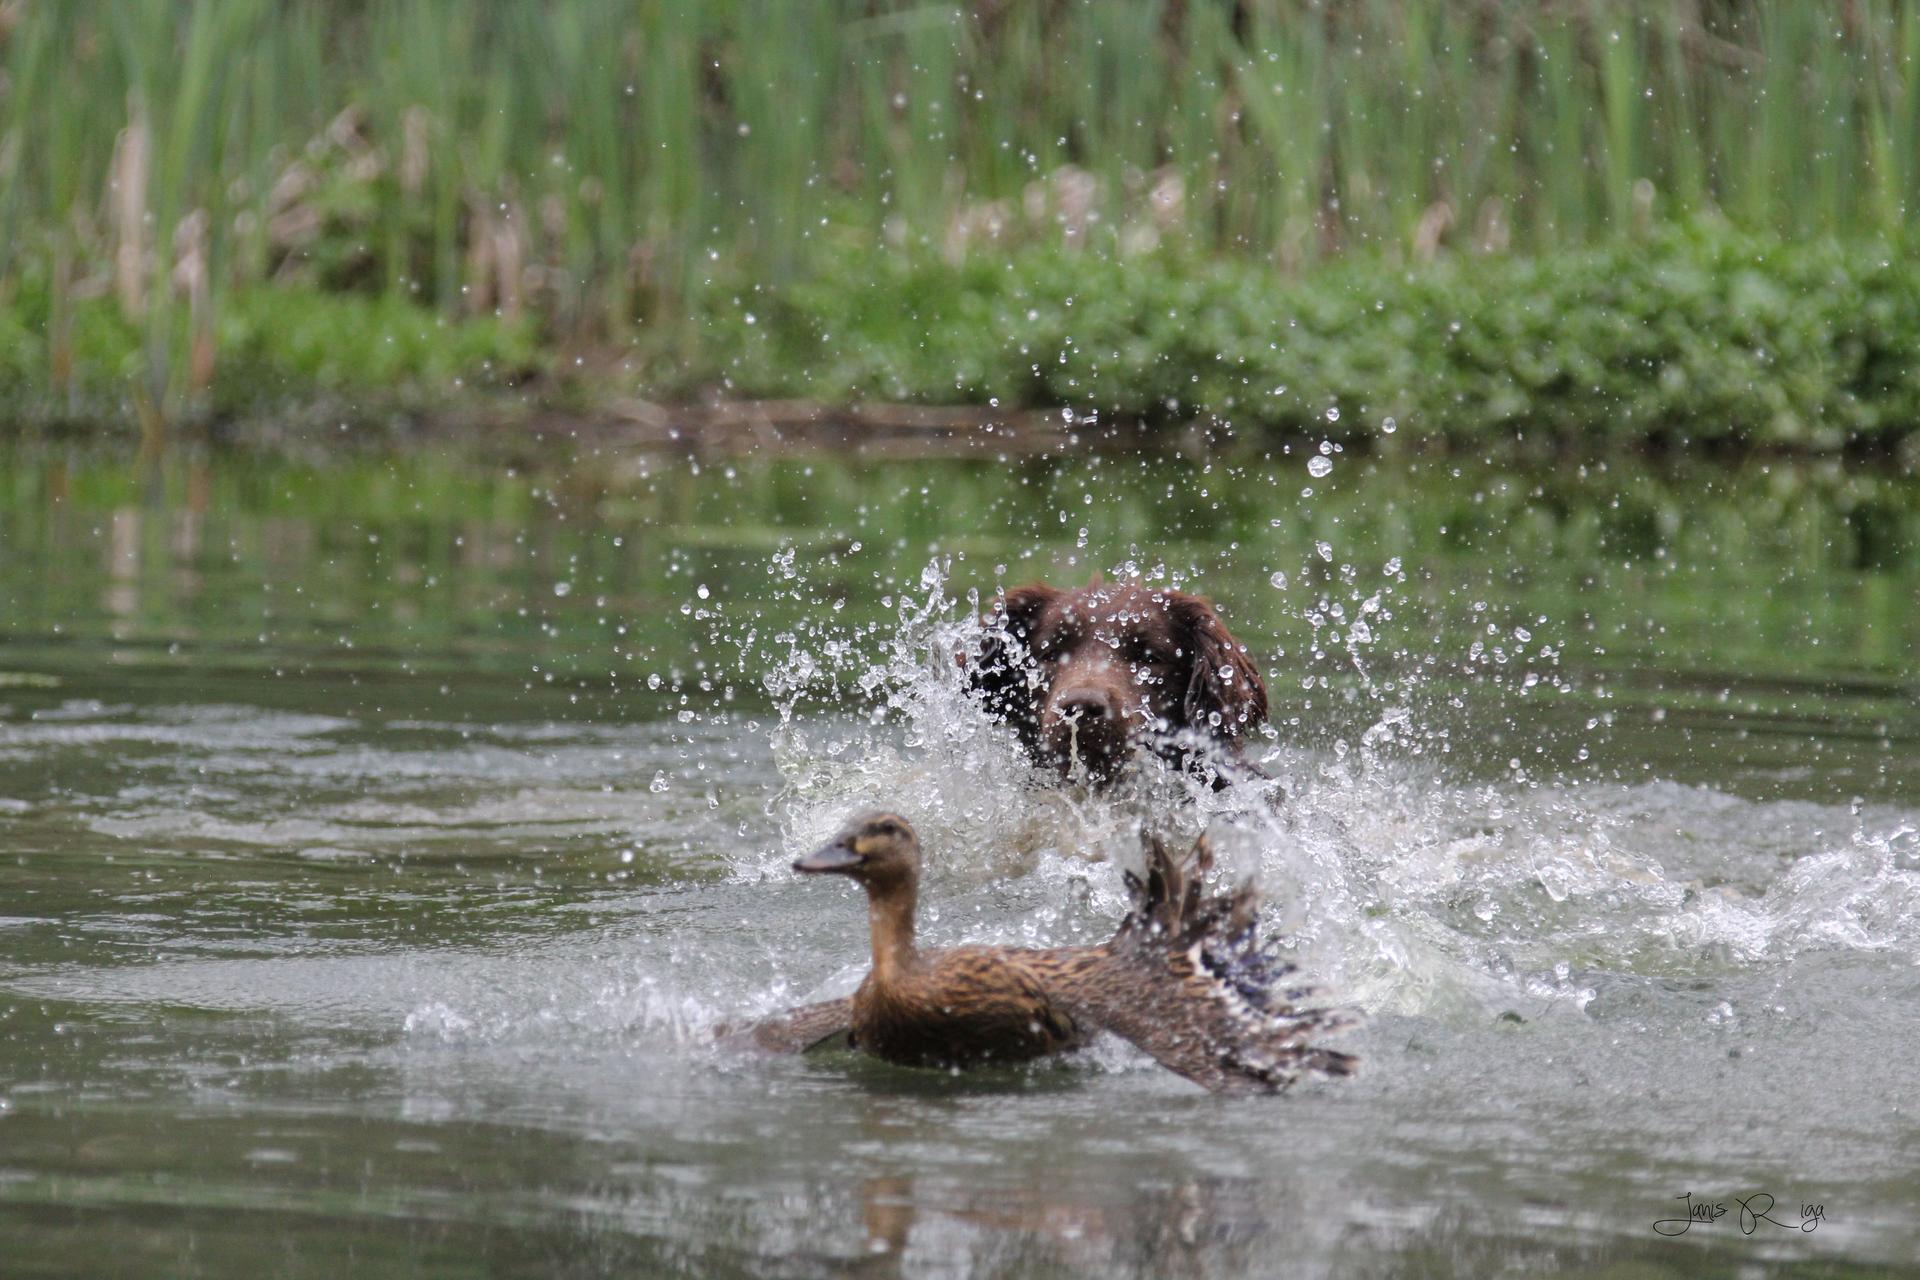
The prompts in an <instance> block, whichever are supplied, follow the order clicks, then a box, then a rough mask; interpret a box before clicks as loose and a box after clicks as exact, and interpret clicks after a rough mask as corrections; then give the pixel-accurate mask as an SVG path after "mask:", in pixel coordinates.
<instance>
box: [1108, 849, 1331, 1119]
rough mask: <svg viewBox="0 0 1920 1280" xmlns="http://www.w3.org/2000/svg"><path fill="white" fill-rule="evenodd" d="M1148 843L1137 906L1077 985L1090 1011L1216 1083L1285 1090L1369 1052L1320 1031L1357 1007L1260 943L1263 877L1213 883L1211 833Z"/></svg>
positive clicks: (1165, 1060) (1135, 883)
mask: <svg viewBox="0 0 1920 1280" xmlns="http://www.w3.org/2000/svg"><path fill="white" fill-rule="evenodd" d="M1146 845H1147V868H1146V875H1145V876H1144V877H1139V876H1134V875H1132V874H1131V873H1129V874H1128V876H1127V883H1128V887H1129V889H1131V890H1132V892H1133V899H1134V905H1133V910H1132V911H1131V912H1130V913H1129V914H1128V915H1127V918H1126V919H1125V920H1124V921H1122V922H1121V925H1120V929H1119V931H1118V932H1117V933H1116V934H1115V935H1114V937H1113V940H1112V941H1111V942H1109V943H1108V944H1107V945H1106V947H1104V948H1102V949H1101V950H1102V953H1103V954H1102V956H1101V959H1100V962H1099V963H1097V964H1094V965H1090V966H1087V967H1086V968H1084V969H1082V970H1081V973H1080V981H1079V982H1077V983H1076V984H1075V985H1076V986H1077V987H1079V988H1081V990H1079V991H1078V992H1076V999H1075V1004H1076V1006H1077V1008H1078V1011H1079V1012H1080V1013H1081V1016H1083V1017H1085V1018H1087V1019H1088V1020H1090V1021H1092V1022H1095V1023H1097V1024H1098V1025H1100V1026H1102V1027H1104V1028H1106V1029H1107V1030H1109V1031H1112V1032H1114V1033H1115V1034H1117V1035H1120V1036H1122V1037H1124V1038H1125V1039H1127V1040H1129V1041H1132V1042H1133V1043H1134V1044H1135V1045H1137V1046H1138V1047H1139V1048H1141V1049H1144V1050H1146V1052H1148V1053H1150V1054H1152V1055H1153V1056H1154V1057H1155V1058H1156V1059H1158V1060H1159V1061H1160V1063H1161V1064H1162V1065H1164V1066H1166V1067H1168V1068H1170V1069H1172V1070H1174V1071H1177V1072H1179V1073H1180V1074H1181V1075H1183V1076H1186V1077H1187V1078H1188V1079H1190V1080H1193V1081H1195V1082H1196V1083H1198V1084H1201V1085H1204V1086H1206V1087H1207V1088H1208V1089H1212V1090H1214V1091H1216V1092H1233V1091H1246V1090H1267V1091H1272V1090H1278V1089H1284V1088H1286V1087H1287V1086H1288V1085H1290V1084H1292V1083H1293V1082H1294V1081H1295V1080H1296V1079H1297V1078H1298V1077H1299V1076H1300V1075H1301V1074H1302V1073H1303V1072H1308V1071H1317V1072H1320V1073H1322V1074H1325V1075H1338V1076H1344V1075H1351V1074H1353V1072H1354V1070H1355V1069H1356V1067H1357V1066H1358V1059H1356V1058H1355V1057H1353V1055H1351V1054H1347V1053H1341V1052H1339V1051H1338V1050H1334V1049H1328V1048H1325V1047H1323V1046H1322V1045H1321V1044H1320V1041H1321V1040H1323V1039H1324V1038H1326V1037H1328V1036H1331V1035H1333V1034H1335V1033H1336V1032H1338V1031H1340V1030H1343V1029H1344V1028H1346V1027H1347V1026H1350V1025H1351V1024H1352V1023H1353V1021H1354V1016H1353V1015H1352V1014H1351V1013H1349V1012H1347V1011H1344V1010H1340V1009H1334V1008H1329V1007H1326V1006H1322V1005H1317V1004H1315V1003H1313V1000H1314V996H1315V992H1314V989H1313V988H1312V987H1311V986H1307V985H1302V984H1300V983H1298V982H1297V981H1296V980H1294V975H1295V973H1296V970H1295V968H1294V966H1293V965H1291V964H1289V963H1288V962H1287V961H1285V960H1283V959H1281V958H1280V956H1279V955H1278V954H1277V953H1276V952H1275V951H1274V949H1273V947H1272V945H1271V944H1265V945H1263V944H1262V943H1260V941H1259V940H1258V933H1259V919H1258V917H1259V896H1258V894H1257V893H1256V892H1255V890H1254V889H1253V888H1252V886H1251V885H1242V886H1240V887H1239V888H1237V889H1234V890H1232V891H1231V892H1227V893H1215V894H1208V893H1207V892H1206V889H1205V886H1204V884H1203V883H1202V877H1203V875H1204V874H1205V872H1206V871H1207V869H1208V868H1209V867H1210V866H1211V865H1212V862H1213V851H1212V847H1211V846H1210V845H1209V844H1208V842H1207V839H1206V837H1205V836H1202V837H1201V838H1200V840H1199V841H1198V842H1197V843H1196V844H1195V845H1194V848H1193V852H1192V853H1191V854H1190V855H1189V856H1188V857H1187V858H1185V859H1176V858H1175V857H1174V856H1173V855H1172V854H1170V853H1169V852H1168V850H1167V848H1166V845H1165V844H1164V843H1163V842H1161V841H1160V840H1159V839H1158V838H1157V837H1153V836H1149V837H1148V838H1147V841H1146Z"/></svg>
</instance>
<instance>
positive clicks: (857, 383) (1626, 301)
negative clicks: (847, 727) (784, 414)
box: [703, 225, 1920, 450]
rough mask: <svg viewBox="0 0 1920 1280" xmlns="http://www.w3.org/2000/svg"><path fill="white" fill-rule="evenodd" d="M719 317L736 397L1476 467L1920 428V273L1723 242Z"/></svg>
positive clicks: (1081, 267) (814, 288) (910, 277)
mask: <svg viewBox="0 0 1920 1280" xmlns="http://www.w3.org/2000/svg"><path fill="white" fill-rule="evenodd" d="M865 265H866V266H867V270H866V273H865V274H862V273H861V271H860V269H859V264H849V266H848V268H847V270H846V271H844V272H840V273H834V274H829V275H826V276H823V277H822V279H821V280H820V281H818V282H814V283H808V284H801V285H795V286H793V287H790V288H788V289H785V290H781V291H778V292H775V293H771V294H763V295H760V296H759V297H750V298H748V299H746V300H744V301H743V302H742V303H741V304H740V305H738V306H735V307H731V308H728V309H725V310H723V311H720V312H718V313H717V314H716V315H715V316H714V318H713V320H712V331H711V332H710V333H709V334H708V335H707V341H706V342H705V344H704V348H703V349H704V350H705V351H706V352H708V353H714V354H720V353H724V356H725V358H724V360H723V361H721V362H719V364H718V367H717V368H716V369H715V370H714V371H713V372H714V374H715V376H721V375H723V376H724V377H725V378H726V380H727V383H728V385H729V386H730V387H731V389H732V390H734V391H735V392H737V393H744V394H748V395H805V396H809V397H813V398H816V399H821V400H826V401H829V402H837V401H844V400H858V399H865V398H881V399H893V400H922V401H928V402H934V403H951V402H956V401H958V402H968V403H981V404H993V403H997V404H1000V405H1003V406H1023V405H1035V404H1039V405H1064V406H1072V407H1074V408H1076V409H1079V410H1082V411H1085V412H1090V413H1101V414H1105V415H1108V416H1110V417H1118V418H1125V419H1135V418H1138V419H1146V420H1150V421H1176V422H1177V421H1188V420H1193V419H1205V420H1218V421H1221V422H1225V423H1229V424H1232V425H1233V426H1235V427H1237V428H1241V429H1244V430H1262V429H1264V430H1269V431H1279V432H1284V433H1288V434H1298V433H1310V434H1314V435H1319V436H1331V437H1335V438H1357V439H1362V440H1367V439H1378V438H1379V437H1381V436H1383V435H1394V434H1397V435H1398V436H1399V437H1400V438H1401V439H1402V440H1408V441H1421V440H1430V439H1439V440H1443V441H1445V442H1447V443H1449V444H1452V445H1456V446H1458V445H1467V446H1472V445H1477V444H1480V443H1490V442H1498V441H1501V440H1505V439H1512V438H1515V437H1520V438H1528V437H1530V438H1533V439H1535V440H1539V441H1543V442H1546V443H1552V444H1556V445H1572V446H1576V447H1578V446H1585V447H1606V446H1612V445H1625V446H1640V445H1645V444H1650V443H1651V444H1663V443H1679V444H1714V443H1723V444H1733V445H1746V446H1768V447H1783V448H1792V449H1811V450H1825V449H1837V448H1840V447H1842V446H1845V445H1849V444H1854V445H1873V444H1877V443H1878V444H1890V443H1893V442H1895V441H1897V440H1900V439H1902V438H1905V437H1907V436H1908V435H1909V434H1910V433H1912V432H1913V431H1914V430H1915V429H1916V427H1920V258H1916V257H1914V256H1912V255H1904V256H1903V255H1898V254H1896V253H1894V252H1893V251H1892V250H1891V249H1890V247H1889V246H1888V245H1886V244H1885V243H1876V242H1854V243H1844V242H1837V241H1826V240H1821V241H1811V242H1807V243H1787V242H1784V241H1781V240H1777V239H1773V238H1769V237H1755V236H1747V235H1742V234H1739V233H1736V232H1733V231H1731V230H1730V229H1728V228H1726V227H1724V226H1720V225H1704V226H1698V227H1694V228H1691V229H1684V230H1683V229H1675V230H1670V231H1667V232H1663V233H1660V234H1656V235H1653V236H1650V237H1649V238H1647V239H1646V240H1644V241H1636V242H1627V243H1619V244H1612V245H1609V246H1606V247H1603V248H1596V249H1586V250H1573V251H1566V252H1561V253H1549V254H1542V255H1539V256H1535V257H1526V258H1518V257H1511V256H1490V257H1478V258H1463V257H1454V258H1449V259H1446V260H1443V261H1440V262H1437V263H1434V264H1432V265H1429V266H1425V267H1418V268H1405V267H1387V266H1383V265H1381V264H1379V263H1365V262H1353V263H1345V264H1340V265H1336V266H1331V267H1328V268H1326V269H1323V270H1321V271H1317V272H1314V273H1312V274H1310V275H1307V276H1305V277H1301V278H1290V277H1287V276H1285V275H1282V274H1280V273H1277V272H1274V271H1271V270H1259V269H1250V268H1249V267H1247V266H1246V265H1245V264H1241V263H1234V262H1230V261H1223V260H1220V259H1217V258H1198V257H1183V256H1179V255H1161V256H1157V257H1154V258H1150V259H1137V260H1132V261H1124V262H1116V261H1113V260H1110V259H1104V258H1100V257H1096V256H1092V255H1081V256H1074V255H1069V254H1062V253H1059V252H1051V251H1030V252H1026V253H1022V254H1016V255H1013V256H1011V257H1007V258H1002V259H989V258H984V257H980V258H974V259H970V260H968V261H967V262H965V263H962V264H959V265H954V264H949V263H946V262H943V261H940V260H938V259H926V260H921V261H910V260H906V259H902V258H897V257H896V258H885V259H879V260H874V261H870V262H868V263H867V264H865Z"/></svg>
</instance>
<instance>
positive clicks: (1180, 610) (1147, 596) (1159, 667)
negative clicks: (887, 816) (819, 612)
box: [962, 582, 1267, 781]
mask: <svg viewBox="0 0 1920 1280" xmlns="http://www.w3.org/2000/svg"><path fill="white" fill-rule="evenodd" d="M982 622H983V623H984V625H985V626H986V628H987V636H986V640H985V643H984V644H983V646H982V649H981V654H980V657H979V659H978V661H977V662H968V661H966V660H965V659H964V658H963V660H962V661H963V663H964V664H965V665H966V666H967V676H968V683H969V685H970V686H971V688H972V689H973V690H974V691H975V692H976V693H977V694H978V695H979V697H980V698H981V700H982V702H983V703H984V704H985V705H986V708H987V710H988V711H989V712H991V713H992V714H993V715H995V716H997V717H998V718H1000V719H1002V720H1005V721H1006V722H1007V723H1008V724H1010V725H1012V726H1013V728H1014V730H1015V732H1016V733H1018V734H1019V735H1020V741H1021V743H1022V744H1023V745H1024V746H1025V747H1026V749H1027V751H1028V753H1029V754H1030V755H1031V756H1032V757H1033V758H1034V759H1035V760H1036V761H1038V762H1040V763H1043V764H1050V765H1053V766H1055V767H1057V768H1059V769H1060V770H1061V771H1062V772H1063V773H1065V772H1069V771H1071V769H1072V768H1073V766H1074V763H1075V762H1076V761H1078V762H1080V763H1081V764H1083V765H1084V766H1085V767H1086V769H1087V771H1088V773H1089V774H1090V775H1092V776H1093V777H1094V778H1095V779H1096V780H1100V781H1111V780H1112V778H1113V777H1114V776H1115V775H1116V774H1117V773H1118V772H1119V771H1120V769H1121V767H1122V766H1123V765H1124V764H1125V763H1126V762H1127V760H1128V759H1129V758H1130V757H1131V756H1132V755H1133V753H1134V752H1135V751H1137V750H1140V749H1141V748H1143V747H1145V748H1148V749H1150V750H1154V751H1157V752H1159V753H1160V754H1163V755H1167V756H1169V757H1171V758H1176V759H1181V760H1183V761H1184V760H1185V758H1186V757H1187V756H1188V754H1189V751H1188V748H1186V747H1182V746H1181V745H1179V742H1180V740H1181V739H1183V738H1184V739H1185V740H1186V741H1187V742H1188V743H1189V744H1190V743H1191V741H1192V735H1193V734H1195V733H1197V734H1202V735H1205V736H1206V737H1208V738H1210V739H1212V740H1213V741H1214V742H1215V743H1217V744H1219V745H1220V746H1222V747H1225V748H1227V749H1228V750H1229V751H1231V750H1232V749H1233V748H1235V747H1236V746H1237V744H1238V743H1239V741H1240V739H1241V737H1242V736H1243V735H1244V734H1245V733H1247V732H1248V731H1249V730H1251V729H1253V728H1255V727H1257V726H1258V725H1260V724H1261V723H1262V722H1263V721H1265V720H1266V717H1267V691H1266V687H1265V686H1264V685H1263V684H1261V682H1260V674H1259V672H1257V671H1256V670H1254V667H1253V663H1252V661H1251V660H1250V659H1249V658H1248V657H1247V651H1246V646H1245V645H1242V644H1240V643H1239V642H1238V641H1236V640H1235V639H1234V638H1233V637H1232V636H1231V635H1229V634H1228V633H1227V629H1226V627H1225V626H1224V625H1223V624H1222V623H1221V621H1220V619H1219V616H1218V615H1216V614H1215V613H1214V611H1213V608H1212V606H1211V605H1209V604H1208V603H1207V602H1206V601H1205V600H1203V599H1201V598H1200V597H1199V596H1195V595H1189V594H1187V593H1185V592H1181V591H1171V590H1167V589H1165V588H1157V587H1147V586H1142V585H1140V584H1138V583H1100V582H1096V583H1094V584H1092V585H1089V586H1085V587H1078V588H1074V589H1071V590H1061V589H1059V588H1056V587H1048V586H1042V585H1034V586H1029V587H1020V588H1017V589H1015V590H1012V591H1009V592H1007V593H1006V594H1005V595H1003V596H1002V597H1001V598H1000V599H999V600H997V601H995V602H994V606H993V608H992V610H991V611H990V612H989V613H988V614H987V615H986V616H985V618H983V619H982ZM1182 730H1188V731H1191V732H1190V733H1187V734H1182V732H1181V731H1182Z"/></svg>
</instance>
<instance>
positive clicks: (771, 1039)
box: [719, 996, 853, 1053]
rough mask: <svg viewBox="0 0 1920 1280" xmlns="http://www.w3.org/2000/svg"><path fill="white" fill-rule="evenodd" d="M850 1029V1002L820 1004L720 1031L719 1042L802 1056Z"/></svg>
mask: <svg viewBox="0 0 1920 1280" xmlns="http://www.w3.org/2000/svg"><path fill="white" fill-rule="evenodd" d="M852 1027H853V999H852V997H850V996H842V997H841V998H840V999H838V1000H822V1001H821V1002H820V1003H818V1004H803V1005H801V1006H800V1007H799V1008H797V1009H789V1010H787V1011H786V1012H785V1013H779V1014H775V1015H774V1016H773V1017H771V1018H762V1019H761V1020H760V1021H759V1022H756V1023H754V1024H752V1025H751V1026H747V1027H732V1028H722V1029H721V1031H720V1036H719V1038H720V1041H721V1043H723V1044H727V1045H732V1046H736V1047H740V1048H752V1049H759V1050H761V1051H762V1052H765V1053H805V1052H806V1051H807V1050H809V1049H814V1048H818V1047H820V1046H822V1045H824V1044H825V1043H826V1042H827V1041H829V1040H831V1039H833V1038H834V1037H835V1036H843V1037H844V1036H845V1035H846V1034H847V1033H848V1032H849V1031H850V1030H851V1029H852Z"/></svg>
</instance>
